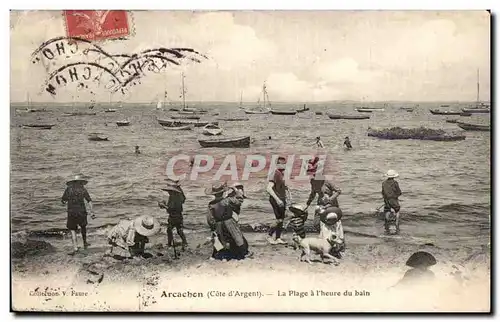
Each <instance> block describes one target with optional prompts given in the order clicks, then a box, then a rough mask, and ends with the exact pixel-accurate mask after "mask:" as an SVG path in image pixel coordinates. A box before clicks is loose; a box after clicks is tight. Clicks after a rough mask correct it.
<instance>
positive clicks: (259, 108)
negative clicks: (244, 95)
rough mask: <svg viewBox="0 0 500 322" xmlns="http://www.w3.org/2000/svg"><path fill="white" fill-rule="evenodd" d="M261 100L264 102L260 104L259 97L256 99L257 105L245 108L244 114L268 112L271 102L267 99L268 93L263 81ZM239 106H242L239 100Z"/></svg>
mask: <svg viewBox="0 0 500 322" xmlns="http://www.w3.org/2000/svg"><path fill="white" fill-rule="evenodd" d="M262 100H263V102H264V103H263V104H262V105H261V103H260V97H259V99H258V100H257V107H256V108H247V109H245V114H269V112H270V109H271V102H270V101H269V95H268V94H267V87H266V83H265V82H264V84H263V85H262ZM266 103H267V104H266ZM240 108H243V104H242V102H241V101H240Z"/></svg>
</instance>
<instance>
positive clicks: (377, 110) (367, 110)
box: [356, 106, 385, 112]
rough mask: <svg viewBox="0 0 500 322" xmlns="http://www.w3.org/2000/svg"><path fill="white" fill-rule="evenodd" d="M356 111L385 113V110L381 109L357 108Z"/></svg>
mask: <svg viewBox="0 0 500 322" xmlns="http://www.w3.org/2000/svg"><path fill="white" fill-rule="evenodd" d="M356 111H358V112H383V111H385V108H383V107H365V106H363V107H358V108H356Z"/></svg>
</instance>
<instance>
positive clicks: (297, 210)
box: [287, 205, 307, 238]
mask: <svg viewBox="0 0 500 322" xmlns="http://www.w3.org/2000/svg"><path fill="white" fill-rule="evenodd" d="M306 208H307V207H306V206H304V205H291V206H290V207H289V208H288V209H289V210H290V212H291V213H292V214H291V215H289V216H287V218H290V222H289V223H288V225H290V226H291V227H292V229H293V233H294V234H295V235H297V236H299V237H300V238H306V230H305V226H304V225H305V222H306V220H307V210H306Z"/></svg>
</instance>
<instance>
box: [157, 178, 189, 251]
mask: <svg viewBox="0 0 500 322" xmlns="http://www.w3.org/2000/svg"><path fill="white" fill-rule="evenodd" d="M167 181H168V183H167V186H166V187H165V188H162V189H161V190H163V191H167V192H168V193H169V195H170V196H169V197H168V202H165V201H164V200H163V201H161V202H159V203H158V206H159V207H160V208H162V209H166V210H167V213H168V224H167V225H168V226H167V243H168V246H169V247H170V246H174V245H173V242H174V234H173V230H174V228H175V229H176V230H177V234H179V236H180V237H181V239H182V249H183V250H184V249H185V247H186V246H187V240H186V235H184V231H183V230H182V228H183V223H184V220H183V216H182V211H183V206H182V205H183V204H184V202H185V201H186V196H185V195H184V192H183V191H182V188H181V186H180V185H179V181H172V180H169V179H167Z"/></svg>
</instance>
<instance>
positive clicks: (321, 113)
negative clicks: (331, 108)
mask: <svg viewBox="0 0 500 322" xmlns="http://www.w3.org/2000/svg"><path fill="white" fill-rule="evenodd" d="M314 114H316V115H323V112H314Z"/></svg>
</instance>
